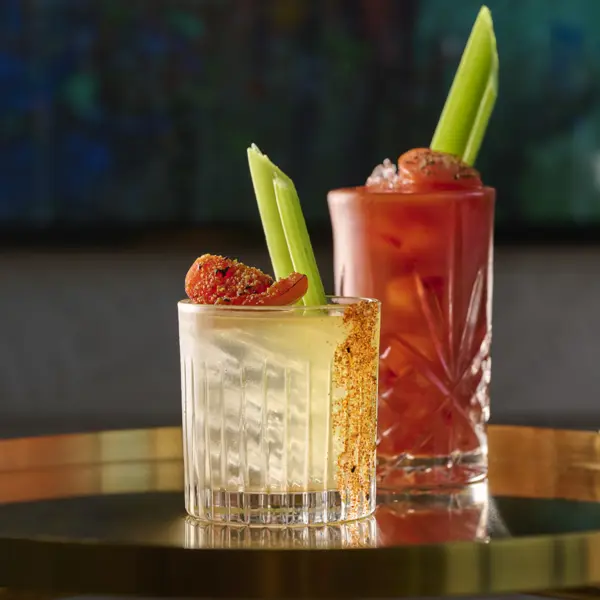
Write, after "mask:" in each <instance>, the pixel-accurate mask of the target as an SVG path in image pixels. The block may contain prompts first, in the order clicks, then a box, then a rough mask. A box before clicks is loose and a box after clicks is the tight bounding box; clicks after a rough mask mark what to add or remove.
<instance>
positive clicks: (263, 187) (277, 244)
mask: <svg viewBox="0 0 600 600" xmlns="http://www.w3.org/2000/svg"><path fill="white" fill-rule="evenodd" d="M248 163H249V165H250V175H251V176H252V185H253V186H254V194H255V195H256V202H257V204H258V211H259V213H260V219H261V221H262V224H263V229H264V232H265V238H266V240H267V248H268V250H269V255H270V257H271V263H272V265H273V270H274V271H275V277H276V278H277V279H281V278H282V277H287V276H288V275H289V274H290V273H291V272H292V271H293V270H294V267H293V265H292V258H291V256H290V253H289V250H288V245H287V240H286V237H285V233H284V232H283V226H282V225H281V219H280V217H279V209H278V208H277V200H276V198H275V189H274V187H273V180H274V179H275V176H276V175H277V176H279V177H281V178H282V179H289V178H288V177H287V175H285V173H283V172H282V171H281V169H279V168H278V167H276V166H275V165H274V164H273V163H272V162H271V161H270V160H269V159H268V157H266V156H265V155H264V154H262V152H261V151H260V150H259V149H258V147H257V146H256V145H254V144H252V146H250V148H248ZM309 285H310V281H309Z"/></svg>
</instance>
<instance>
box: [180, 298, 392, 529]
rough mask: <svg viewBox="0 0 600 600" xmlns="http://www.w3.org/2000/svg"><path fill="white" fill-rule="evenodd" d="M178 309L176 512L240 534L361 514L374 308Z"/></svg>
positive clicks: (366, 488)
mask: <svg viewBox="0 0 600 600" xmlns="http://www.w3.org/2000/svg"><path fill="white" fill-rule="evenodd" d="M178 310H179V336H180V349H181V373H182V403H183V439H184V461H185V504H186V509H187V512H188V513H189V514H190V515H191V516H192V517H195V518H197V519H201V520H206V521H213V522H222V523H237V524H249V525H307V524H308V525H310V524H317V523H323V524H328V523H338V522H343V521H348V520H353V519H358V518H361V517H365V516H367V515H369V514H371V513H372V512H373V511H374V509H375V445H376V428H377V425H376V417H377V369H378V342H379V318H380V304H379V302H378V301H375V300H364V299H358V298H339V297H334V298H329V299H328V304H327V305H325V306H310V307H307V306H302V305H294V306H271V307H268V306H226V305H199V304H193V303H191V302H189V301H182V302H180V303H179V305H178Z"/></svg>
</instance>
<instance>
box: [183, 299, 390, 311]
mask: <svg viewBox="0 0 600 600" xmlns="http://www.w3.org/2000/svg"><path fill="white" fill-rule="evenodd" d="M325 298H327V299H328V300H344V302H340V303H336V302H331V303H330V304H318V305H315V306H304V304H288V305H285V306H260V305H259V306H249V305H236V306H231V305H227V304H196V303H194V302H192V301H191V300H190V299H189V298H185V299H183V300H179V302H177V307H178V309H179V310H181V311H183V312H217V313H230V314H232V313H240V312H245V313H249V312H251V313H292V314H298V313H305V312H313V311H329V312H331V311H333V310H340V309H344V308H345V307H347V306H352V305H353V304H358V303H359V302H368V303H369V304H377V305H379V306H381V301H380V300H377V298H362V297H360V296H335V295H326V296H325Z"/></svg>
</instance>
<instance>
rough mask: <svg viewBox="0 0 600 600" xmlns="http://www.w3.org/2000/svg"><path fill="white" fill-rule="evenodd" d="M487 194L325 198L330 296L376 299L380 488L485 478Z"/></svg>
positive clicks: (490, 194)
mask: <svg viewBox="0 0 600 600" xmlns="http://www.w3.org/2000/svg"><path fill="white" fill-rule="evenodd" d="M494 201H495V191H494V190H493V189H491V188H483V189H479V190H477V189H476V190H468V191H467V190H457V191H439V192H430V193H411V194H407V193H402V192H400V191H398V190H375V189H370V188H368V187H366V186H365V187H357V188H349V189H340V190H334V191H332V192H330V193H329V196H328V202H329V210H330V215H331V220H332V225H333V234H334V261H335V281H336V290H335V291H336V293H337V294H340V295H343V294H352V295H368V296H370V297H374V298H378V299H380V300H381V301H382V322H381V345H380V348H381V361H380V375H379V424H378V428H379V432H378V447H377V461H378V466H377V478H378V485H379V486H380V487H382V488H386V487H387V488H397V487H404V486H411V487H417V488H419V487H421V488H430V487H437V486H444V485H457V484H465V483H469V482H473V481H478V480H480V479H483V478H484V477H485V475H486V472H487V437H486V423H487V420H488V418H489V383H490V374H491V362H490V344H491V336H492V327H491V311H492V276H493V274H492V260H493V259H492V252H493V222H494Z"/></svg>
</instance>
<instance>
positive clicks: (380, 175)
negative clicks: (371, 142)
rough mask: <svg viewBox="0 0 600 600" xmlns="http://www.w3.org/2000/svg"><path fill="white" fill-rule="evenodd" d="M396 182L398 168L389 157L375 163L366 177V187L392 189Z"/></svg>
mask: <svg viewBox="0 0 600 600" xmlns="http://www.w3.org/2000/svg"><path fill="white" fill-rule="evenodd" d="M397 183H398V169H397V167H396V164H395V163H393V162H392V161H391V160H390V159H389V158H386V159H385V160H384V161H383V163H381V164H380V165H377V166H376V167H375V168H374V169H373V172H372V173H371V176H370V177H369V178H368V179H367V184H366V185H367V187H371V188H377V189H389V190H393V189H394V188H395V187H396V184H397Z"/></svg>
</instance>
